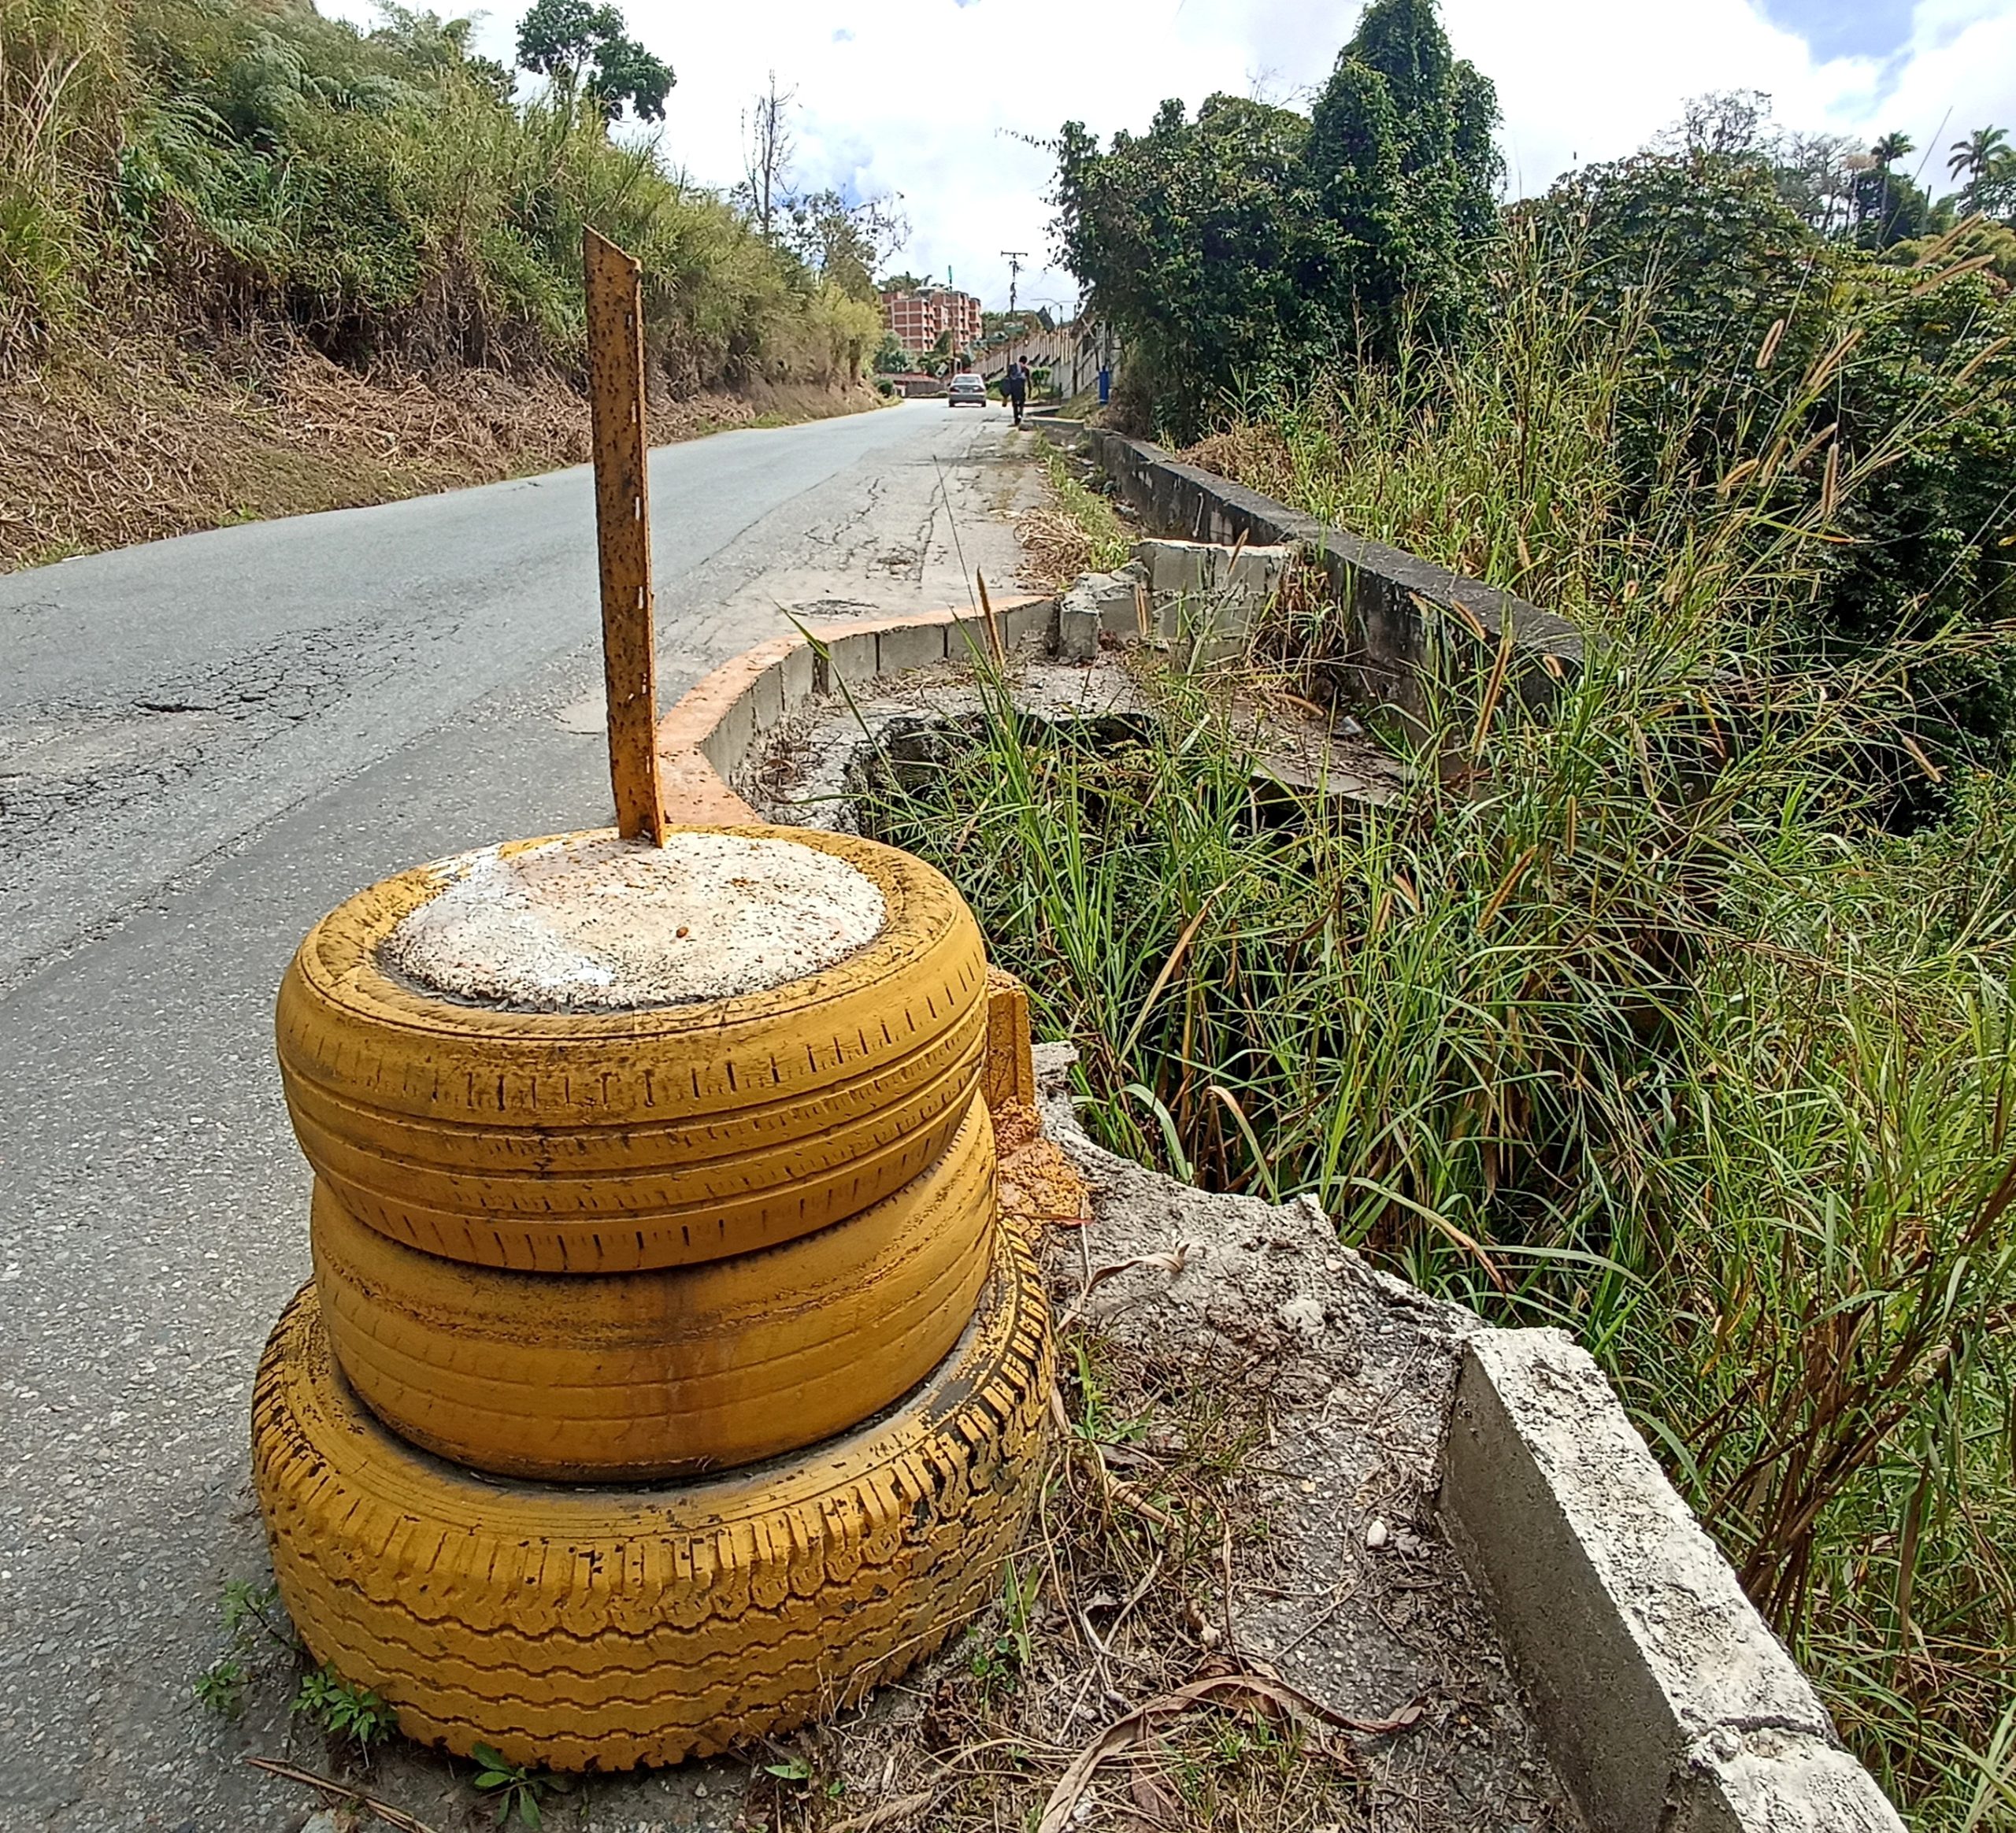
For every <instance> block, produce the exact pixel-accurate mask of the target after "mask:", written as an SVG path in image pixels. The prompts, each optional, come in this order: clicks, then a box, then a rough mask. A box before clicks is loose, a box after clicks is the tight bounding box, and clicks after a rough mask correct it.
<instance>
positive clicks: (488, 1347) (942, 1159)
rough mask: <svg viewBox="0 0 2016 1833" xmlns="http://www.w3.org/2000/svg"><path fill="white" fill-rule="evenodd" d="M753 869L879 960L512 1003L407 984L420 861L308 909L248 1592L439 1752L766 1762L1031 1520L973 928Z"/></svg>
mask: <svg viewBox="0 0 2016 1833" xmlns="http://www.w3.org/2000/svg"><path fill="white" fill-rule="evenodd" d="M677 839H678V837H677V836H675V842H676V841H677ZM743 842H754V843H755V846H754V848H753V849H745V850H746V851H747V854H748V856H749V857H752V858H753V857H759V856H760V855H761V853H762V849H763V848H765V847H773V846H778V845H780V844H783V845H788V846H792V847H809V848H812V849H814V850H817V851H818V852H820V853H821V854H827V855H829V856H832V861H836V862H837V863H838V864H839V865H842V866H844V867H845V868H849V869H850V871H851V872H854V873H858V874H859V875H860V876H862V878H863V879H865V880H867V881H869V883H872V885H873V887H874V892H875V894H876V895H877V896H878V897H879V904H878V905H877V906H876V907H877V909H879V910H880V913H881V915H880V923H879V927H877V928H876V929H875V930H874V931H873V935H872V936H871V937H870V938H869V939H867V940H865V942H862V944H861V945H860V946H855V947H853V948H851V949H850V950H849V951H848V952H846V953H844V954H843V955H842V956H841V957H840V958H838V959H835V960H832V961H830V962H825V963H823V965H817V966H816V967H815V968H814V971H812V972H806V973H802V974H796V975H793V976H786V977H783V978H781V979H780V978H779V977H778V973H777V971H776V968H775V967H774V965H773V968H772V969H771V970H770V971H769V974H768V976H767V978H768V980H769V982H770V983H765V984H761V985H758V986H757V987H755V988H754V990H752V991H739V992H731V993H728V994H724V995H722V996H719V997H711V998H699V999H687V1000H685V1001H684V1002H680V1003H654V1004H640V1005H635V1006H632V1007H629V1008H627V1009H626V1008H621V1007H618V1008H617V1009H607V1008H606V1007H603V1008H598V1009H581V1007H580V1005H579V1004H578V1003H575V1002H566V1001H562V1002H558V1005H559V1007H560V1009H551V1005H549V1009H526V1008H525V1007H524V1005H522V1004H517V1005H513V1003H512V1002H509V1001H506V1000H496V999H491V1000H478V999H472V998H469V997H468V996H467V994H466V991H465V989H464V988H463V987H461V984H460V983H457V985H456V987H455V988H454V991H443V989H442V988H441V987H438V986H435V985H431V984H428V983H425V982H424V981H422V980H420V979H416V978H415V977H414V976H413V973H412V972H410V971H409V966H410V963H409V960H408V957H404V956H401V955H400V954H398V952H397V948H396V946H395V945H397V944H398V942H399V940H400V939H401V938H402V936H403V935H406V932H407V931H408V930H409V929H410V928H411V920H413V919H414V918H415V914H416V913H421V912H423V911H424V910H425V909H427V908H428V906H429V905H431V903H432V900H434V899H436V898H439V897H441V896H442V895H443V892H444V889H446V888H447V887H451V886H454V885H456V884H457V883H458V880H459V879H466V878H467V876H468V875H469V873H470V872H471V871H472V870H473V869H475V868H473V867H472V865H470V863H469V861H451V862H448V864H447V865H445V866H440V867H431V868H422V869H421V870H418V871H416V872H409V873H406V874H404V875H402V876H399V877H397V878H394V879H389V880H387V881H386V882H385V883H382V884H380V885H378V886H376V887H372V889H371V890H369V891H365V892H364V893H361V894H359V895H358V897H356V898H352V899H351V900H350V902H347V903H346V904H345V905H343V906H342V907H341V908H339V909H337V910H336V911H335V912H334V913H332V914H331V915H330V916H328V917H326V918H325V919H324V920H323V921H322V922H321V924H318V925H317V927H316V928H315V929H314V930H313V931H312V932H311V933H310V935H309V937H308V939H306V942H303V944H302V947H301V950H300V951H299V953H298V955H297V956H296V957H295V961H294V963H293V965H292V966H291V968H289V970H288V972H287V977H286V979H285V981H284V984H283V987H282V990H281V994H280V1011H279V1032H280V1061H281V1067H282V1072H283V1076H284V1082H285V1085H286V1089H287V1101H288V1105H289V1108H290V1110H291V1114H292V1116H293V1119H294V1122H295V1130H296V1132H297V1135H298V1137H299V1139H300V1141H301V1143H302V1148H303V1150H304V1151H305V1152H306V1155H307V1157H308V1158H309V1161H310V1162H311V1164H312V1165H313V1168H314V1170H315V1173H316V1182H315V1187H314V1194H313V1203H312V1213H311V1217H310V1230H311V1239H312V1242H313V1254H314V1266H315V1279H314V1281H313V1283H312V1284H311V1285H310V1286H309V1287H306V1288H304V1290H303V1291H302V1292H301V1293H300V1294H299V1295H298V1297H297V1298H295V1300H294V1301H293V1302H292V1303H291V1305H289V1307H288V1308H287V1310H286V1312H285V1313H284V1314H283V1316H282V1317H281V1319H280V1324H279V1325H278V1327H277V1328H276V1330H275V1331H274V1334H273V1336H272V1340H271V1342H269V1346H268V1348H267V1351H266V1354H265V1359H264V1361H263V1362H262V1364H261V1369H260V1375H259V1380H258V1390H257V1393H256V1396H255V1398H254V1467H255V1476H256V1480H257V1484H258V1492H259V1495H260V1499H261V1505H262V1508H263V1509H264V1511H265V1518H266V1523H267V1528H268V1533H269V1539H270V1540H271V1542H272V1551H273V1559H274V1568H275V1573H276V1577H277V1579H279V1582H280V1590H281V1594H282V1596H283V1598H284V1601H285V1602H286V1603H287V1607H288V1609H289V1610H290V1612H291V1613H292V1615H293V1617H294V1620H295V1624H296V1625H297V1627H298V1628H299V1630H300V1631H301V1633H302V1638H303V1639H304V1640H305V1641H306V1643H307V1645H308V1646H309V1649H310V1650H312V1651H313V1653H314V1654H315V1655H316V1656H317V1657H318V1658H319V1659H321V1660H323V1661H328V1662H331V1663H332V1664H333V1665H335V1667H336V1668H337V1669H338V1670H339V1672H341V1673H342V1674H343V1676H345V1677H346V1678H347V1679H350V1680H351V1681H352V1682H353V1683H358V1684H361V1685H368V1686H370V1687H373V1688H375V1689H376V1690H377V1691H378V1692H380V1694H383V1695H384V1697H385V1698H387V1700H388V1701H389V1702H391V1704H392V1705H394V1706H395V1708H396V1709H397V1710H398V1715H399V1719H400V1723H401V1724H402V1727H403V1728H404V1729H405V1730H406V1731H407V1732H408V1733H409V1734H410V1735H413V1736H416V1737H418V1738H421V1739H428V1740H432V1741H436V1742H440V1743H443V1744H444V1745H446V1746H447V1747H448V1748H450V1750H457V1751H459V1752H462V1753H467V1752H469V1750H472V1748H473V1746H476V1744H478V1743H483V1744H487V1745H490V1746H493V1747H495V1749H497V1750H499V1751H501V1752H502V1753H504V1755H505V1756H506V1757H508V1758H510V1760H512V1761H529V1762H539V1763H543V1764H549V1765H551V1766H553V1767H556V1768H588V1767H594V1768H604V1769H615V1768H627V1767H629V1766H631V1765H633V1764H639V1763H669V1762H676V1761H680V1759H682V1758H683V1757H686V1756H687V1755H690V1754H696V1753H697V1754H705V1753H710V1752H712V1751H713V1750H719V1749H721V1748H723V1747H724V1746H726V1745H728V1744H729V1743H730V1742H735V1741H737V1740H739V1739H747V1738H750V1737H754V1736H758V1735H764V1734H766V1733H771V1732H775V1731H780V1730H782V1729H784V1728H786V1727H789V1726H790V1725H791V1724H796V1723H799V1722H801V1721H802V1720H805V1719H806V1718H808V1717H810V1716H814V1715H816V1714H817V1713H821V1712H824V1711H826V1710H829V1709H832V1708H833V1707H835V1706H836V1705H842V1704H844V1703H847V1702H850V1701H852V1700H854V1699H855V1698H858V1697H859V1696H860V1695H861V1694H863V1693H864V1692H865V1691H866V1690H868V1689H869V1687H872V1686H873V1685H874V1684H876V1683H877V1682H878V1681H880V1680H881V1679H886V1678H888V1677H889V1676H891V1675H893V1674H894V1673H895V1672H899V1671H900V1670H901V1669H902V1668H904V1667H906V1666H907V1665H910V1663H911V1662H913V1661H915V1660H916V1659H917V1658H918V1657H920V1656H921V1655H922V1654H924V1653H927V1652H928V1651H929V1650H931V1649H932V1648H933V1647H935V1646H937V1645H938V1643H939V1642H941V1641H942V1640H943V1638H944V1637H945V1635H947V1634H948V1633H949V1632H950V1631H951V1630H952V1629H953V1628H954V1627H956V1626H957V1625H958V1624H959V1623H960V1622H961V1621H962V1620H963V1619H964V1618H965V1617H966V1616H969V1615H970V1614H971V1613H972V1612H973V1610H974V1609H977V1608H978V1607H979V1606H980V1605H981V1604H983V1603H984V1602H985V1601H986V1599H987V1598H988V1596H989V1595H990V1594H991V1593H992V1592H993V1590H995V1587H996V1585H997V1584H998V1582H999V1571H1000V1565H1001V1561H1002V1557H1004V1556H1005V1555H1006V1553H1007V1552H1008V1551H1009V1550H1010V1548H1011V1547H1012V1545H1013V1543H1014V1539H1015V1538H1016V1536H1017V1535H1018V1534H1019V1533H1020V1531H1021V1528H1022V1526H1023V1524H1024V1522H1025V1519H1026V1516H1027V1513H1028V1505H1029V1502H1030V1500H1031V1495H1032V1483H1033V1482H1034V1480H1035V1475H1036V1465H1037V1462H1038V1459H1037V1458H1036V1456H1035V1454H1034V1453H1035V1451H1036V1443H1037V1441H1038V1439H1039V1436H1040V1434H1041V1432H1042V1431H1043V1418H1044V1407H1045V1402H1046V1398H1047V1390H1048V1381H1049V1373H1048V1366H1047V1357H1048V1353H1049V1338H1048V1329H1049V1325H1048V1316H1047V1309H1046V1306H1045V1303H1044V1301H1043V1295H1042V1292H1041V1289H1040V1286H1039V1283H1038V1280H1037V1277H1036V1269H1035V1267H1034V1265H1033V1262H1032V1258H1031V1256H1030V1253H1029V1250H1028V1246H1027V1244H1026V1243H1025V1242H1024V1241H1022V1240H1021V1239H1020V1237H1019V1236H1018V1235H1017V1232H1016V1231H1014V1229H1012V1228H1006V1227H997V1226H996V1225H995V1224H996V1204H995V1142H994V1135H993V1130H992V1126H991V1121H990V1118H989V1114H988V1107H987V1105H986V1102H985V1101H984V1098H983V1096H982V1091H981V1086H980V1084H981V1074H982V1068H983V1062H984V1054H985V1051H986V1048H987V1042H988V1039H987V1023H988V989H987V983H986V964H985V960H984V952H983V949H982V945H981V942H980V936H979V934H978V931H977V930H976V928H975V926H974V924H973V919H972V916H971V915H970V913H969V912H968V911H967V910H966V909H965V905H964V904H963V903H962V902H961V900H960V899H959V898H958V894H957V893H956V892H955V891H954V890H953V889H952V887H951V886H950V885H949V884H948V883H946V881H945V880H944V879H943V878H941V877H939V876H938V875H937V874H936V873H935V872H932V871H931V870H930V869H929V868H927V867H925V866H924V865H921V864H920V863H919V862H918V861H915V860H913V859H911V858H910V857H908V856H906V855H905V854H899V853H897V852H895V851H893V850H890V849H888V848H884V847H880V846H875V845H874V844H873V843H872V842H866V841H862V840H858V839H852V838H850V837H847V836H840V835H821V834H815V833H811V832H808V831H799V830H763V829H754V828H752V829H745V830H735V831H733V836H732V838H731V839H728V840H726V841H724V842H721V844H723V845H728V846H742V845H743ZM695 843H696V844H699V842H695ZM706 844H709V845H712V844H714V842H706ZM615 846H616V843H615V842H613V841H612V840H610V839H609V838H608V837H606V836H602V835H576V836H560V837H558V838H556V839H551V840H547V841H541V842H525V843H524V847H523V848H522V849H513V850H503V851H502V852H501V853H493V854H487V855H484V856H470V857H471V859H479V858H480V860H481V861H483V862H484V869H486V870H494V869H505V870H508V869H509V868H510V867H512V866H513V864H514V863H516V864H517V865H524V864H526V863H527V862H528V861H529V862H531V863H532V864H533V865H540V864H541V862H545V861H554V860H558V861H562V862H563V863H565V862H566V861H569V860H572V859H573V858H575V857H576V856H578V857H580V858H581V859H583V860H587V859H588V858H589V857H590V856H591V855H593V856H595V857H596V858H597V859H599V860H600V861H602V864H603V865H606V863H607V860H608V856H609V855H610V852H611V850H613V849H614V848H615ZM570 850H571V851H570ZM738 857H739V856H738ZM770 857H784V856H781V855H771V856H770ZM791 857H798V856H796V855H792V856H791ZM821 865H822V868H830V865H831V862H828V861H822V862H821ZM736 882H737V883H742V882H744V881H742V880H737V881H736ZM619 889H620V887H619ZM678 935H679V936H680V938H681V939H684V937H685V936H686V935H687V931H686V929H685V928H684V927H682V928H680V930H679V931H678ZM758 978H759V979H763V978H765V976H761V975H759V976H758Z"/></svg>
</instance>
